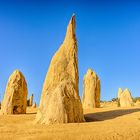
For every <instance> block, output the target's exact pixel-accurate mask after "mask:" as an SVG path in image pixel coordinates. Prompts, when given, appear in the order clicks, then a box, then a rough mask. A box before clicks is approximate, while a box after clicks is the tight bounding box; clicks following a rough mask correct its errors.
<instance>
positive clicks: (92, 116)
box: [84, 108, 140, 122]
mask: <svg viewBox="0 0 140 140" xmlns="http://www.w3.org/2000/svg"><path fill="white" fill-rule="evenodd" d="M135 112H140V108H137V109H124V110H111V111H105V112H96V113H89V114H85V115H84V117H85V120H86V122H95V121H105V120H111V119H115V118H117V117H121V116H124V115H128V114H132V113H135Z"/></svg>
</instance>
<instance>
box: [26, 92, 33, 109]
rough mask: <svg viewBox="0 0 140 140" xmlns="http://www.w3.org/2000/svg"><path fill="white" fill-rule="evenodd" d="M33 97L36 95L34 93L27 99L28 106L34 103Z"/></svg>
mask: <svg viewBox="0 0 140 140" xmlns="http://www.w3.org/2000/svg"><path fill="white" fill-rule="evenodd" d="M33 97H34V95H33V94H32V95H31V96H30V97H29V99H28V100H27V106H32V105H33Z"/></svg>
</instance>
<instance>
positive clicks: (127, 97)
mask: <svg viewBox="0 0 140 140" xmlns="http://www.w3.org/2000/svg"><path fill="white" fill-rule="evenodd" d="M118 102H119V103H118V104H119V106H120V107H131V106H134V102H133V98H132V96H131V92H130V91H129V89H125V90H124V91H123V90H122V89H119V91H118Z"/></svg>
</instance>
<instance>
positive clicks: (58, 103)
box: [35, 15, 84, 124]
mask: <svg viewBox="0 0 140 140" xmlns="http://www.w3.org/2000/svg"><path fill="white" fill-rule="evenodd" d="M78 83H79V73H78V58H77V41H76V36H75V15H73V16H72V18H71V20H70V22H69V24H68V27H67V31H66V36H65V39H64V42H63V43H62V44H61V46H60V48H59V49H58V50H57V52H56V53H55V54H54V56H53V58H52V60H51V63H50V66H49V69H48V72H47V74H46V78H45V81H44V85H43V89H42V96H41V100H40V105H39V110H38V113H37V115H36V120H35V122H36V123H41V124H53V123H79V122H83V121H84V116H83V109H82V104H81V100H80V96H79V87H78ZM54 113H55V114H54Z"/></svg>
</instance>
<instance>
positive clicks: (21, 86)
mask: <svg viewBox="0 0 140 140" xmlns="http://www.w3.org/2000/svg"><path fill="white" fill-rule="evenodd" d="M27 95H28V90H27V84H26V81H25V78H24V76H23V74H22V73H21V72H20V71H19V70H15V71H14V72H13V74H12V75H11V76H10V78H9V80H8V83H7V86H6V90H5V94H4V99H3V101H2V106H1V113H2V114H25V113H26V106H27Z"/></svg>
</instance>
